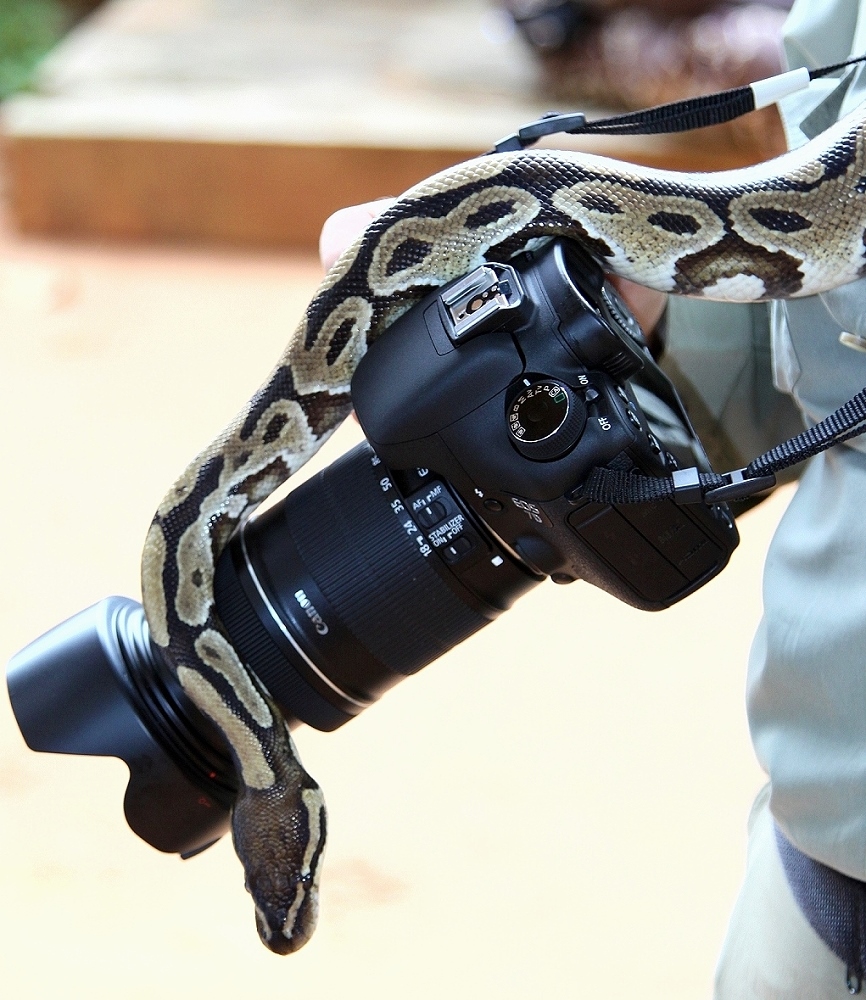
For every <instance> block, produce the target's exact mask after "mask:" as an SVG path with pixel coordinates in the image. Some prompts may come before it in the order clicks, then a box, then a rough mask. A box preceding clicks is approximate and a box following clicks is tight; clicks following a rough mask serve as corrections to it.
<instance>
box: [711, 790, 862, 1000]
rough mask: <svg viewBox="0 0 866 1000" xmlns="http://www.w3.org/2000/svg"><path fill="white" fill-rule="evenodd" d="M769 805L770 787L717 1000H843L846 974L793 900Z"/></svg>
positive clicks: (756, 816)
mask: <svg viewBox="0 0 866 1000" xmlns="http://www.w3.org/2000/svg"><path fill="white" fill-rule="evenodd" d="M769 798H770V789H769V786H767V787H765V788H764V789H762V791H761V792H760V793H759V794H758V797H757V798H756V799H755V804H754V806H753V807H752V812H751V815H750V816H749V852H748V859H747V863H746V876H745V879H744V881H743V886H742V888H741V890H740V895H739V897H738V899H737V902H736V905H735V907H734V912H733V914H732V916H731V922H730V924H729V926H728V933H727V937H726V939H725V943H724V945H723V947H722V954H721V958H720V959H719V966H718V969H717V970H716V985H715V992H714V997H715V1000H834V998H839V1000H843V998H844V997H848V996H849V992H848V989H847V986H846V981H845V976H846V969H845V966H844V964H843V962H842V961H841V959H839V958H837V957H836V956H835V955H834V954H833V953H832V952H831V951H830V949H829V948H828V947H827V946H826V945H825V944H824V942H823V941H822V940H821V939H820V938H819V937H818V935H817V934H816V933H815V932H814V931H813V930H812V928H811V927H810V926H809V923H808V922H807V920H806V918H805V917H804V916H803V914H802V913H801V912H800V909H799V908H798V906H797V903H796V902H795V900H794V897H793V896H792V894H791V890H790V889H789V887H788V882H787V879H786V878H785V872H784V870H783V868H782V863H781V861H780V860H779V853H778V850H777V848H776V837H775V829H774V826H773V819H772V817H771V815H770V810H769V805H768V803H769Z"/></svg>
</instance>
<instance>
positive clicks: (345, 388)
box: [142, 105, 866, 954]
mask: <svg viewBox="0 0 866 1000" xmlns="http://www.w3.org/2000/svg"><path fill="white" fill-rule="evenodd" d="M864 228H866V105H863V106H861V107H860V108H859V109H856V110H855V111H853V112H851V113H850V114H849V115H847V116H846V117H844V118H842V119H840V121H839V122H837V123H836V124H835V125H833V126H831V127H830V128H829V129H828V130H827V131H825V132H823V133H822V134H820V135H819V136H817V137H815V138H813V139H812V140H810V141H809V142H807V143H805V144H804V145H802V146H800V147H799V148H797V149H795V150H793V151H789V152H787V153H784V154H782V155H781V156H779V157H777V158H775V159H772V160H769V161H765V162H762V163H758V164H755V165H752V166H748V167H741V168H737V169H734V170H725V171H718V172H691V173H690V172H678V171H672V170H662V169H658V168H653V167H649V166H641V165H634V164H627V163H624V162H622V161H618V160H613V159H610V158H607V157H604V156H598V155H594V154H591V153H585V152H576V151H565V150H555V149H528V150H522V151H517V152H506V153H499V154H493V155H485V156H480V157H476V158H474V159H470V160H468V161H466V162H463V163H460V164H458V165H456V166H453V167H449V168H447V169H445V170H443V171H441V172H439V173H437V174H435V175H434V176H432V177H430V178H428V179H426V180H424V181H422V182H420V183H419V184H417V185H415V186H414V187H412V188H410V189H409V190H408V191H407V192H406V193H405V194H403V195H402V196H401V197H399V198H397V199H396V200H395V201H394V202H393V203H392V204H391V205H390V207H388V208H387V209H386V210H385V211H384V212H383V213H382V214H381V215H380V216H379V217H378V218H376V219H375V220H373V221H372V222H371V224H370V225H369V226H368V227H367V228H366V229H365V231H364V232H363V233H362V234H361V235H360V236H359V237H358V238H357V239H356V240H355V242H354V243H353V244H352V245H351V246H349V247H348V248H347V249H346V250H345V251H344V252H343V254H342V255H341V256H340V257H339V259H338V260H337V261H336V263H335V264H334V265H333V267H332V268H331V269H330V270H329V271H328V273H327V274H326V275H325V277H324V279H323V281H322V283H321V284H320V286H319V287H318V289H317V291H316V292H315V295H314V297H313V298H312V300H311V302H310V304H309V305H308V307H307V309H306V311H305V313H304V315H303V317H302V319H301V320H300V323H299V325H298V327H297V328H296V330H295V331H294V334H293V335H292V337H291V338H290V339H289V341H288V344H287V346H286V347H285V349H284V351H283V353H282V355H281V356H280V358H279V359H278V361H277V364H276V366H275V367H274V369H273V371H272V372H271V373H270V375H269V376H268V378H267V379H266V381H265V382H264V383H263V384H262V386H261V387H260V388H259V389H258V390H257V391H256V392H255V394H254V395H253V396H252V397H251V398H250V400H249V401H248V402H247V404H246V405H245V406H244V407H243V409H242V410H241V412H240V413H239V414H238V415H237V417H236V418H235V419H234V420H233V421H232V422H231V423H230V424H229V425H228V426H227V427H226V429H225V430H224V431H223V432H222V433H221V434H220V435H219V436H218V437H217V438H216V439H215V440H214V441H213V442H212V443H211V444H210V445H208V446H207V447H206V448H205V449H204V450H203V451H202V452H201V453H200V454H199V455H198V456H197V457H196V458H195V459H194V460H193V461H192V462H191V463H190V464H189V465H188V466H187V468H186V470H185V471H184V472H183V474H182V475H181V476H180V478H179V479H178V480H177V481H176V482H175V483H174V484H173V485H172V487H171V489H170V490H169V491H168V493H167V494H166V496H165V498H164V499H163V500H162V503H161V504H160V506H159V508H158V510H157V512H156V515H155V517H154V519H153V521H152V523H151V525H150V528H149V530H148V533H147V538H146V541H145V545H144V551H143V556H142V603H143V605H144V609H145V614H146V618H147V621H148V624H149V628H150V634H151V637H152V640H153V641H154V642H155V643H156V645H157V646H158V647H159V649H160V652H161V655H162V656H163V657H164V659H165V661H166V663H167V664H168V666H169V668H170V670H171V671H172V672H173V673H174V675H175V677H176V678H177V680H178V682H179V683H180V685H181V687H182V688H183V690H184V691H185V692H186V694H187V695H188V696H189V698H190V699H191V700H192V702H193V704H194V705H195V706H196V707H197V708H198V709H199V710H200V711H201V712H202V713H204V715H206V716H207V717H208V718H209V719H211V720H212V721H213V723H214V724H215V725H216V727H217V728H218V730H219V731H220V733H221V734H222V736H223V737H224V739H225V742H226V744H227V747H228V749H229V752H230V754H231V758H232V761H233V763H234V765H235V768H236V770H237V773H238V780H239V791H238V794H237V799H236V801H235V804H234V807H233V810H232V817H231V828H232V836H233V842H234V847H235V851H236V853H237V855H238V857H239V859H240V861H241V863H242V866H243V869H244V875H245V880H246V888H247V890H248V891H249V893H250V894H251V896H252V899H253V902H254V905H255V914H256V924H257V928H258V932H259V936H260V937H261V939H262V941H263V942H264V944H265V945H266V946H267V947H268V948H269V949H270V950H271V951H273V952H276V953H279V954H288V953H290V952H294V951H297V950H298V949H299V948H300V947H302V946H303V945H304V944H305V943H306V942H307V941H308V939H309V938H310V936H311V935H312V933H313V929H314V927H315V924H316V919H317V915H318V895H319V880H320V875H321V869H322V859H323V854H324V845H325V837H326V825H327V823H326V812H325V804H324V799H323V795H322V791H321V789H320V787H319V785H318V784H317V782H316V781H315V780H314V779H313V778H312V777H311V776H310V775H309V774H308V773H307V771H306V770H305V769H304V767H303V765H302V763H301V761H300V758H299V756H298V753H297V750H296V748H295V746H294V743H293V740H292V736H291V734H290V732H289V729H288V726H287V724H286V721H285V719H284V718H283V716H282V714H281V712H280V710H279V708H278V707H277V705H276V704H275V702H274V700H273V699H272V698H271V696H270V694H269V693H268V691H267V690H266V688H265V686H264V685H263V684H262V682H261V681H260V680H259V678H258V677H257V676H256V675H255V673H254V672H253V671H252V670H251V669H250V668H249V667H248V666H247V665H246V664H245V663H244V662H243V659H242V657H241V655H240V654H239V653H238V652H237V651H236V649H235V648H234V646H233V645H232V641H231V639H230V637H229V635H228V633H227V631H226V629H225V628H224V626H223V624H222V622H221V620H220V617H219V613H218V610H217V608H216V606H215V603H214V567H215V564H216V562H217V560H218V559H219V556H220V554H221V552H222V551H223V550H224V549H225V547H226V545H227V543H228V541H229V539H230V537H231V536H232V534H233V532H234V531H235V530H236V529H237V528H238V526H239V525H240V524H241V522H242V520H243V519H244V518H246V517H248V516H249V515H250V513H251V512H252V511H253V510H254V509H255V508H256V506H257V505H258V504H259V503H261V502H262V501H263V500H264V499H265V498H266V497H268V496H269V495H270V494H271V493H272V492H273V491H274V490H275V489H276V488H277V487H278V486H280V485H281V484H282V483H283V482H284V481H286V480H287V479H288V478H289V477H291V476H292V475H293V474H294V473H295V472H297V470H298V469H299V468H300V467H301V466H302V465H303V464H304V463H305V462H306V461H307V460H308V459H309V458H310V457H311V456H312V455H313V454H315V452H316V451H317V450H318V449H319V448H320V447H321V446H322V444H323V443H324V442H325V441H326V440H327V439H328V437H329V436H330V435H331V433H332V432H333V431H334V430H335V429H336V428H337V427H338V426H339V424H340V423H341V422H342V421H343V419H344V418H345V417H346V416H347V415H348V414H349V413H350V411H351V408H352V400H351V391H350V383H351V378H352V374H353V372H354V370H355V368H356V366H357V365H358V362H359V361H360V360H361V358H362V357H363V356H364V353H365V351H366V350H367V348H368V347H369V345H370V344H371V343H373V341H374V340H376V338H378V337H380V336H381V335H382V334H383V333H384V332H385V331H386V330H387V329H388V327H389V326H390V325H391V324H392V323H394V322H395V320H396V319H397V318H398V317H399V316H401V315H402V314H403V313H405V312H406V311H407V310H408V309H410V308H411V307H412V305H413V304H415V303H416V302H418V301H419V300H420V299H421V298H422V297H423V296H425V295H427V294H429V293H430V291H431V290H433V289H436V288H438V287H441V286H442V285H445V284H447V283H448V282H449V281H452V280H453V279H456V278H458V277H461V276H462V275H464V274H466V273H467V272H469V271H471V270H472V269H474V268H476V267H478V266H480V265H481V264H483V263H485V262H490V261H499V262H505V261H507V260H509V259H511V258H513V257H514V256H515V255H517V254H519V253H521V252H525V251H528V250H532V249H533V248H537V247H539V246H540V245H542V244H543V243H544V242H546V241H548V240H550V239H551V238H555V237H562V238H564V239H568V240H573V241H575V242H576V243H578V244H580V245H581V246H582V247H584V248H585V250H587V251H588V252H589V253H590V254H592V255H593V256H594V257H595V258H596V259H597V260H598V261H599V262H600V263H601V264H602V266H603V267H604V268H605V270H607V271H608V272H611V273H613V274H616V275H620V276H622V277H623V278H627V279H630V280H631V281H634V282H637V283H639V284H642V285H645V286H647V287H649V288H654V289H657V290H659V291H661V292H667V293H673V294H679V295H687V296H698V297H706V298H711V299H719V300H725V301H735V302H757V301H764V300H768V299H779V298H792V297H798V296H806V295H814V294H816V293H819V292H822V291H826V290H829V289H831V288H834V287H836V286H839V285H842V284H844V283H846V282H850V281H854V280H855V279H857V278H859V277H861V276H862V275H863V274H864V272H866V247H864Z"/></svg>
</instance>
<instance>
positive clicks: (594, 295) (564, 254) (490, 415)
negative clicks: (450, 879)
mask: <svg viewBox="0 0 866 1000" xmlns="http://www.w3.org/2000/svg"><path fill="white" fill-rule="evenodd" d="M352 399H353V402H354V405H355V409H356V413H357V416H358V419H359V421H360V423H361V426H362V428H363V430H364V432H365V435H366V441H365V442H364V443H362V444H360V445H358V446H357V447H356V448H354V449H352V450H351V451H349V452H348V453H347V454H345V455H343V456H342V457H341V458H339V459H338V460H337V461H335V462H334V463H333V464H332V465H330V466H329V467H328V468H327V469H325V470H324V471H323V472H321V473H319V474H318V476H316V477H314V478H312V479H310V480H308V481H307V482H305V483H304V484H303V485H301V486H300V487H298V488H297V489H296V490H294V491H293V492H292V493H290V494H289V495H288V496H287V497H286V498H285V499H284V500H283V501H281V502H280V503H278V504H276V505H275V506H273V507H271V508H270V509H269V510H267V511H266V512H264V513H263V514H261V515H260V516H257V517H255V518H252V519H251V520H250V521H249V522H247V523H246V524H245V525H244V526H243V527H242V528H240V529H239V530H238V531H237V532H236V534H235V536H234V538H233V539H232V541H231V542H230V544H229V546H228V548H227V550H226V551H225V553H224V554H223V556H222V557H221V559H220V561H219V563H218V565H217V569H216V585H215V592H216V605H217V610H218V613H219V615H220V617H221V619H222V621H223V623H224V624H225V626H226V628H227V630H228V633H229V635H230V636H231V638H232V641H233V643H234V645H235V647H236V648H237V650H238V651H239V653H240V654H241V655H242V656H243V658H244V660H245V661H246V663H247V664H249V666H250V667H251V668H252V669H253V670H254V671H255V672H256V674H257V675H258V676H259V678H260V679H261V680H262V682H263V683H264V684H265V686H266V687H267V688H268V690H269V691H270V693H271V695H272V696H273V697H274V699H275V700H276V701H277V702H278V704H279V705H280V707H281V709H282V710H283V712H284V713H285V715H286V717H287V719H288V720H289V723H290V725H292V726H295V725H298V724H300V723H306V724H307V725H310V726H313V727H315V728H317V729H320V730H334V729H336V728H337V727H339V726H342V725H343V724H344V723H346V722H348V721H349V720H350V719H351V718H353V716H355V715H357V714H359V713H360V712H361V711H362V710H363V709H364V708H366V707H367V706H368V705H370V704H372V703H373V702H374V701H376V700H377V699H378V698H379V697H380V696H381V695H382V694H383V693H384V692H385V691H387V690H388V688H390V687H392V686H393V685H395V684H397V683H398V682H399V681H401V680H403V679H404V678H405V677H407V676H409V675H410V674H413V673H415V672H416V671H418V670H420V669H421V668H422V667H423V666H425V665H426V664H428V663H430V662H431V661H433V660H435V659H436V658H437V657H439V656H441V655H442V654H443V653H445V652H446V651H447V650H448V649H450V648H451V647H452V646H454V645H456V644H457V643H459V642H462V641H463V640H464V639H466V638H467V637H468V636H470V635H472V634H473V633H474V632H476V631H478V630H479V629H480V628H482V627H483V626H484V625H486V624H488V622H490V621H492V620H493V619H494V618H496V617H497V616H498V615H500V614H501V613H502V612H503V611H506V610H507V609H508V608H509V607H510V606H511V605H512V604H513V602H514V601H515V600H516V599H517V598H518V597H519V596H520V595H521V594H523V593H525V592H526V591H528V590H529V589H531V588H532V587H535V586H536V585H537V584H539V583H541V582H542V581H543V580H544V579H545V578H546V577H550V578H551V579H552V580H553V581H554V582H555V583H558V584H568V583H572V582H574V581H576V580H585V581H588V582H589V583H592V584H594V585H595V586H597V587H601V588H602V589H604V590H606V591H608V592H609V593H611V594H613V595H615V596H616V597H618V598H619V599H620V600H623V601H625V602H626V603H628V604H631V605H633V606H634V607H637V608H642V609H644V610H648V611H655V610H659V609H662V608H666V607H669V606H670V605H672V604H674V603H676V602H677V601H680V600H682V598H684V597H686V596H687V595H688V594H690V593H692V592H693V591H694V590H697V589H698V588H699V587H701V586H702V585H703V584H705V583H706V582H707V581H708V580H710V579H711V578H712V577H714V576H715V575H716V574H717V573H719V572H720V571H721V570H722V569H723V568H724V566H725V565H726V564H727V562H728V559H729V557H730V555H731V553H732V551H733V550H734V548H735V547H736V545H737V543H738V535H737V529H736V527H735V524H734V519H733V517H732V515H731V511H730V510H729V508H728V507H727V506H726V505H724V504H721V503H720V504H715V505H709V506H705V505H703V504H697V503H696V504H687V505H682V504H678V503H675V502H674V501H673V500H669V499H665V500H659V501H654V502H650V503H636V504H622V505H614V504H604V503H596V502H592V501H590V500H589V499H587V498H586V497H584V495H583V494H582V491H581V487H582V484H584V482H585V481H586V479H587V477H588V476H589V474H590V473H591V471H592V470H593V469H595V468H608V469H613V470H616V471H619V472H624V473H629V472H636V473H639V474H642V475H645V476H670V475H671V473H672V472H673V471H674V470H676V469H677V468H678V467H682V468H692V467H696V468H698V469H699V470H701V471H710V470H709V463H708V461H707V458H706V455H705V454H704V451H703V449H702V447H701V444H700V442H699V440H698V438H697V436H696V434H695V432H694V430H693V429H692V426H691V424H690V423H689V419H688V417H687V415H686V413H685V410H684V408H683V406H682V403H681V402H680V400H679V397H678V395H677V392H676V390H675V388H674V386H673V385H672V384H671V382H670V381H669V379H668V378H667V377H666V376H665V375H664V374H663V373H662V371H661V370H660V369H659V367H658V366H657V365H656V363H655V361H654V360H653V358H652V356H651V354H650V352H649V350H648V349H647V347H646V345H645V342H644V338H643V335H642V333H641V330H640V328H639V327H638V325H637V323H636V322H635V320H634V319H633V318H632V316H631V315H630V313H629V311H628V309H627V308H626V306H625V305H624V303H623V302H622V300H621V299H620V298H619V296H618V295H617V293H616V291H615V290H614V289H613V287H612V286H611V285H610V284H609V283H608V282H607V281H606V280H605V277H604V274H603V272H602V270H601V268H600V267H599V265H598V264H597V263H596V262H595V260H593V259H592V258H591V257H589V256H588V255H586V254H584V253H583V252H582V251H581V249H580V248H578V247H576V246H575V245H573V244H572V243H569V242H566V241H563V240H553V241H550V242H548V243H547V244H546V245H544V246H543V247H542V248H541V249H539V250H536V251H533V252H525V253H523V254H521V255H519V256H518V257H516V258H514V259H512V260H511V261H510V262H509V263H507V264H503V263H487V264H484V265H482V266H481V267H478V268H476V269H475V270H474V271H472V272H471V273H469V274H467V275H465V276H464V277H462V278H460V279H459V280H457V281H454V282H452V283H450V284H448V285H446V286H444V287H443V288H440V289H437V290H436V291H434V292H431V293H430V294H429V295H428V296H426V298H424V299H423V300H422V301H421V302H420V303H418V304H417V305H415V306H414V307H413V308H412V309H411V310H409V311H408V312H407V313H406V314H404V315H403V316H402V317H401V318H400V319H398V320H397V321H396V322H395V323H394V324H393V326H391V327H390V328H389V329H388V330H387V331H386V332H385V333H384V334H383V335H382V336H381V337H380V338H379V340H378V341H376V342H375V343H374V344H373V345H372V346H371V347H370V349H369V350H368V352H367V354H366V355H365V357H364V358H363V359H362V361H361V363H360V364H359V366H358V368H357V371H356V373H355V375H354V378H353V380H352ZM8 683H9V691H10V696H11V700H12V705H13V709H14V711H15V715H16V718H17V721H18V724H19V726H20V728H21V731H22V733H23V735H24V738H25V739H26V741H27V743H28V745H29V746H30V747H31V748H33V749H35V750H47V751H54V752H61V753H84V754H100V755H113V756H117V757H120V758H122V759H123V760H125V761H126V763H127V764H128V766H129V769H130V782H129V785H128V787H127V791H126V796H125V802H124V806H125V812H126V817H127V821H128V822H129V824H130V826H131V827H132V828H133V830H135V832H136V833H138V834H139V835H140V836H141V837H143V838H144V839H145V840H146V841H148V842H149V843H150V844H152V845H153V846H155V847H157V848H159V849H160V850H163V851H168V852H176V853H179V854H181V855H182V856H184V857H188V856H191V855H192V854H195V853H197V852H199V851H201V850H203V849H204V848H205V847H207V846H209V845H210V844H212V843H213V842H214V841H215V840H216V839H217V838H218V837H219V836H221V835H222V833H223V832H225V830H226V829H227V828H228V820H229V813H230V809H231V805H232V801H233V798H234V794H235V791H236V787H237V785H236V780H235V775H234V773H233V769H232V765H231V763H230V761H229V758H228V755H227V753H226V751H225V748H224V747H223V746H222V744H221V741H220V738H219V736H218V734H217V733H216V731H215V730H214V729H213V728H212V726H211V725H210V723H209V722H208V720H207V719H205V718H204V717H203V716H201V715H200V714H199V713H198V712H197V710H196V709H195V708H194V706H193V705H192V704H191V703H190V702H189V701H188V699H187V698H186V696H185V694H184V692H183V690H182V689H181V688H180V685H179V684H178V683H177V681H176V680H175V678H174V676H173V675H172V673H171V672H170V671H169V669H168V668H167V666H166V664H165V663H164V662H163V661H162V659H161V656H160V652H159V650H158V648H157V647H155V646H154V645H152V644H151V642H150V639H149V637H148V630H147V623H146V621H145V619H144V614H143V611H142V609H141V606H140V605H139V604H137V603H136V602H134V601H131V600H127V599H124V598H118V597H115V598H108V599H106V600H105V601H102V602H100V603H99V604H97V605H95V606H94V607H92V608H90V609H88V610H86V611H83V612H81V613H80V614H79V615H77V616H75V617H74V618H72V619H70V620H69V621H67V622H65V623H64V624H62V625H59V626H57V627H56V628H54V629H53V630H52V631H50V632H48V633H47V634H46V635H44V636H43V637H42V638H40V639H37V640H36V641H35V642H33V643H31V644H30V645H29V646H28V647H26V648H25V649H24V650H23V651H21V652H20V653H18V654H17V655H16V656H15V657H14V658H13V660H12V661H11V663H10V666H9V671H8Z"/></svg>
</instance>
